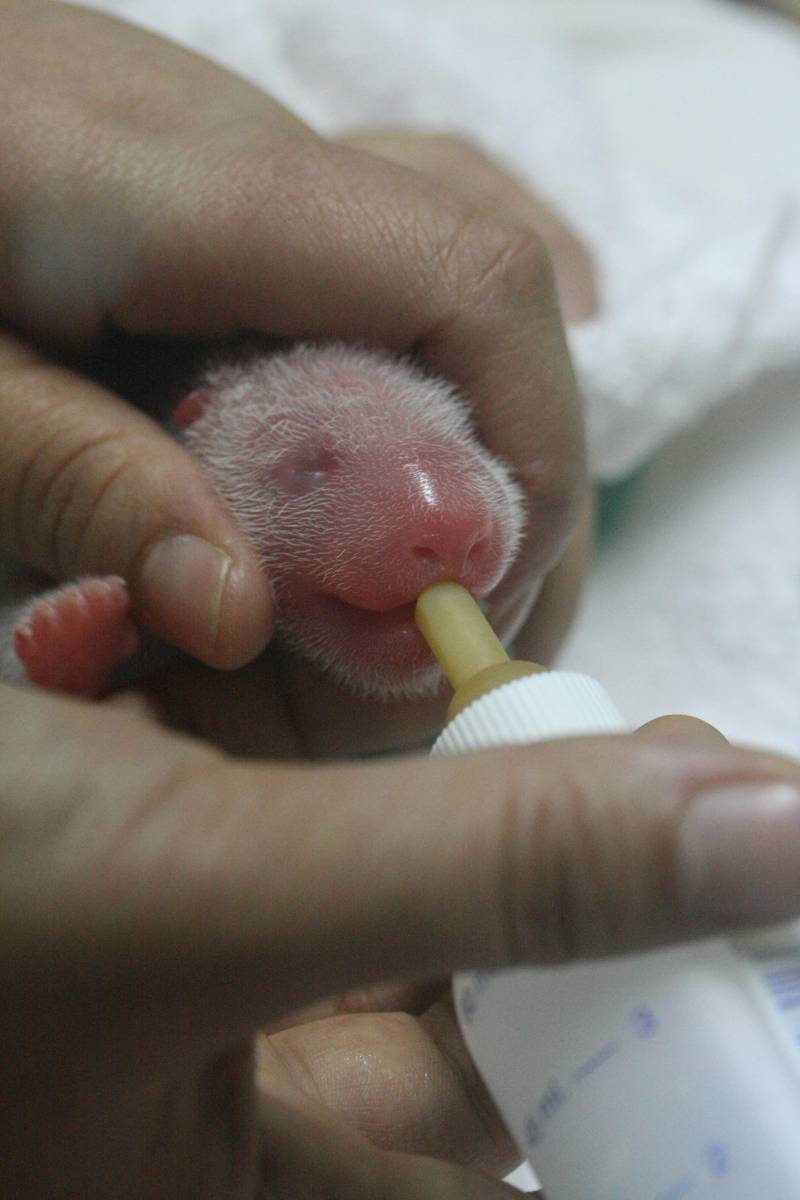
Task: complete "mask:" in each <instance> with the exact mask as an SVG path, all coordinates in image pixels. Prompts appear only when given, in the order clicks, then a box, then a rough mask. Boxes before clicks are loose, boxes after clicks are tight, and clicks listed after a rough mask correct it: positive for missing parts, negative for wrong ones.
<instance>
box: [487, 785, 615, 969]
mask: <svg viewBox="0 0 800 1200" xmlns="http://www.w3.org/2000/svg"><path fill="white" fill-rule="evenodd" d="M539 774H540V776H543V774H544V773H543V772H541V771H540V772H539ZM528 779H530V773H529V774H528ZM537 793H538V794H537V796H536V799H535V800H534V801H533V802H532V799H531V788H530V783H529V782H528V783H527V785H526V786H525V787H524V788H523V786H521V785H520V786H517V787H516V788H514V789H513V790H512V792H511V794H510V796H509V799H508V806H509V812H508V814H507V827H506V831H507V839H508V841H507V847H508V848H507V862H508V870H507V874H508V880H509V883H508V896H507V936H508V939H509V949H510V952H511V954H512V955H513V956H514V958H515V959H516V960H517V961H524V960H529V961H537V962H568V961H571V960H573V959H574V958H576V957H578V956H579V955H581V954H583V953H584V952H585V951H586V949H587V946H588V945H589V943H590V942H594V941H596V940H598V939H599V940H600V941H604V940H605V938H606V931H607V925H608V921H609V903H608V896H607V894H606V882H607V880H606V875H607V870H606V864H605V862H604V861H603V859H604V844H603V839H602V838H600V839H598V838H597V837H596V832H597V830H596V821H595V819H594V812H593V804H592V798H591V785H590V783H589V781H588V780H587V779H586V778H584V777H583V776H582V774H581V773H580V772H579V771H575V770H570V769H569V768H566V769H564V768H563V767H562V768H561V769H559V770H558V771H557V772H553V773H551V772H548V773H547V775H546V776H544V777H543V778H542V783H541V784H540V785H539V787H538V788H537Z"/></svg>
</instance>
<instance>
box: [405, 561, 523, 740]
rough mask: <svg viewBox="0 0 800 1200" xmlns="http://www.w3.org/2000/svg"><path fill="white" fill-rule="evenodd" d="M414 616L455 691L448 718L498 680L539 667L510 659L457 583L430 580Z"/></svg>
mask: <svg viewBox="0 0 800 1200" xmlns="http://www.w3.org/2000/svg"><path fill="white" fill-rule="evenodd" d="M414 618H415V620H416V622H417V625H418V627H419V631H420V633H421V634H422V636H423V637H424V638H425V641H426V642H427V643H428V645H429V646H430V648H431V650H432V651H433V653H434V655H435V657H436V660H437V662H438V663H439V665H440V666H441V668H442V670H443V671H444V673H445V675H446V676H447V678H448V680H449V682H450V685H451V686H452V687H453V688H454V689H455V695H454V696H453V699H452V700H451V701H450V707H449V709H448V713H447V715H448V719H449V720H452V719H453V717H454V716H456V714H457V713H459V712H461V710H462V709H463V708H466V707H467V705H468V704H471V703H472V701H473V700H477V699H478V697H479V696H483V695H485V694H486V693H487V692H491V691H493V690H494V689H495V688H496V687H500V686H501V684H504V683H509V682H510V681H511V680H512V679H519V678H520V677H521V676H523V675H534V674H536V672H537V671H543V670H544V669H545V668H544V667H540V666H539V665H538V664H537V663H529V662H521V661H518V662H514V661H512V660H511V659H510V658H509V657H508V655H507V654H506V652H505V650H504V649H503V645H502V643H501V642H500V640H499V638H498V637H497V634H496V633H495V632H494V630H493V629H492V627H491V625H490V624H489V622H488V621H487V620H486V617H485V616H484V615H483V613H482V612H481V610H480V608H479V607H478V604H477V603H476V601H475V600H474V599H473V597H472V596H471V595H470V593H469V592H468V591H467V589H466V588H463V587H462V586H461V584H460V583H452V582H448V583H434V584H431V586H430V587H429V588H426V589H425V591H424V592H423V593H422V594H421V595H420V597H419V599H418V600H417V605H416V609H415V612H414Z"/></svg>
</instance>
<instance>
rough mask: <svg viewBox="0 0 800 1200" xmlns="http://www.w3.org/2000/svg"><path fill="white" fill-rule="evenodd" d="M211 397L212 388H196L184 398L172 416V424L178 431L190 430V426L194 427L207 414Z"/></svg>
mask: <svg viewBox="0 0 800 1200" xmlns="http://www.w3.org/2000/svg"><path fill="white" fill-rule="evenodd" d="M211 395H212V392H211V388H207V387H202V388H195V389H194V391H192V392H189V393H188V394H187V395H186V396H184V397H183V399H182V400H180V401H179V402H178V404H177V405H176V408H175V411H174V412H173V414H172V423H173V425H174V426H175V427H176V429H188V428H189V426H190V425H194V423H195V421H197V420H198V419H199V418H200V417H202V415H203V413H204V412H205V410H206V407H207V405H208V402H209V401H210V399H211Z"/></svg>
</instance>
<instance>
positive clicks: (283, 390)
mask: <svg viewBox="0 0 800 1200" xmlns="http://www.w3.org/2000/svg"><path fill="white" fill-rule="evenodd" d="M172 424H173V426H174V428H175V429H176V430H177V431H178V436H179V438H180V440H181V441H182V442H183V443H184V444H185V445H186V447H187V448H188V449H189V451H190V452H191V453H192V454H194V455H195V456H196V457H197V458H198V459H199V460H200V462H201V463H202V465H203V469H204V471H205V472H206V473H207V475H208V476H209V478H210V479H211V481H212V482H213V483H214V485H215V486H216V488H217V489H218V491H219V492H220V493H221V495H222V496H223V497H224V498H225V500H226V501H227V503H228V505H229V507H230V509H231V511H232V512H233V514H234V515H235V517H236V519H237V520H238V522H239V524H240V525H241V527H242V528H243V529H244V530H245V531H246V533H247V534H248V535H249V538H250V540H251V541H252V543H253V545H254V546H255V548H256V551H257V553H258V555H259V557H260V559H261V561H262V562H263V564H264V567H265V569H266V570H267V571H268V574H269V579H270V581H271V584H272V587H273V589H274V595H275V601H276V612H277V626H278V630H279V634H280V636H281V637H282V638H283V639H284V640H285V642H286V643H288V644H289V645H290V646H291V647H292V648H293V650H295V651H296V652H297V653H298V654H299V655H302V656H303V657H304V658H305V659H306V660H308V661H310V662H311V663H312V664H314V665H315V666H316V667H317V668H319V669H321V670H323V671H325V672H326V673H328V674H329V675H332V676H334V677H335V678H336V679H337V680H338V681H339V682H340V683H341V684H343V685H344V686H345V687H346V688H347V689H349V690H350V691H352V692H355V693H358V694H361V695H365V696H374V697H401V696H408V697H411V696H419V695H424V694H426V693H429V692H431V691H432V690H434V689H435V687H436V686H437V684H438V680H439V675H438V669H437V668H436V667H435V665H434V663H433V659H432V657H431V654H430V651H429V650H428V649H427V647H426V645H425V644H424V642H423V640H422V637H421V635H420V634H419V632H418V630H417V628H416V626H415V624H414V619H413V613H414V602H415V600H416V598H417V596H418V595H419V593H420V592H421V591H422V589H423V588H424V587H425V586H426V585H427V584H429V583H432V582H434V581H437V580H441V579H456V580H459V581H460V582H461V583H463V584H464V586H465V587H467V588H468V589H469V590H470V591H471V592H473V593H474V594H475V595H476V596H478V597H485V596H488V595H489V593H490V592H491V591H492V590H493V589H494V588H495V587H496V585H497V584H498V583H499V581H500V580H501V579H502V578H503V576H504V575H505V573H506V571H507V569H508V567H509V565H510V563H511V562H512V560H513V558H514V556H515V554H516V552H517V549H518V546H519V542H520V537H521V529H522V521H523V517H522V513H523V508H522V500H521V495H520V491H519V488H518V487H517V485H516V484H515V483H514V481H513V480H512V478H511V475H510V473H509V471H508V469H507V468H506V467H505V466H504V465H503V464H502V463H500V462H499V461H498V460H497V459H496V458H494V457H493V456H492V455H491V454H489V452H488V451H487V450H485V449H484V448H483V446H481V444H480V443H479V442H478V440H477V438H476V436H475V434H474V432H473V430H472V428H471V425H470V420H469V414H468V411H467V408H466V405H465V404H464V402H463V401H462V400H461V399H460V398H459V397H458V395H457V394H456V392H455V391H454V389H453V388H452V387H451V386H450V385H448V384H446V383H444V382H442V381H441V380H438V379H433V378H431V377H429V376H428V375H426V374H424V373H423V371H422V370H420V369H419V368H418V367H417V366H415V365H414V364H412V363H410V362H408V361H406V360H403V359H398V358H396V357H394V356H391V355H389V354H386V353H382V352H378V351H372V350H364V349H360V348H356V347H352V346H346V345H343V344H339V343H332V344H324V345H299V346H296V347H294V348H293V349H291V350H289V351H287V352H284V353H277V354H275V353H265V352H263V351H259V350H257V349H250V350H246V351H238V352H237V353H235V354H233V355H232V356H231V357H229V358H228V359H225V360H223V361H220V362H216V363H212V364H211V365H210V366H209V367H208V369H207V370H206V371H205V372H204V373H203V376H202V377H201V379H200V380H199V382H198V383H197V386H196V387H195V388H194V389H193V390H192V391H190V392H189V393H188V394H187V395H185V396H184V397H183V399H182V400H181V401H180V402H179V403H178V405H177V407H176V409H175V411H174V413H173V415H172ZM0 638H2V640H3V641H4V642H5V645H0V664H2V665H3V667H4V668H5V669H4V670H3V674H4V675H5V676H6V677H16V678H20V677H22V678H27V679H28V680H29V681H30V682H33V683H36V684H39V685H41V686H43V687H47V688H51V689H54V690H57V691H64V692H71V693H74V694H78V695H84V696H97V695H100V694H102V693H103V691H105V690H106V689H107V688H108V686H109V682H110V680H111V677H112V675H113V673H114V671H115V670H116V669H117V668H118V667H119V666H120V665H121V664H122V663H123V662H124V661H125V660H126V659H128V658H129V657H130V656H132V655H134V654H135V652H136V648H137V643H138V632H137V629H136V626H135V624H134V621H133V619H132V615H131V605H130V598H129V595H128V591H127V588H126V585H125V581H124V580H123V579H120V578H118V577H115V576H112V577H108V578H98V579H81V580H79V581H77V582H75V583H70V584H67V585H66V586H64V587H60V588H57V589H55V590H52V591H46V592H44V593H42V594H39V595H35V596H32V597H30V598H27V599H26V600H25V601H23V602H22V603H19V601H17V603H15V604H7V605H6V612H5V615H4V618H3V619H2V622H1V623H0Z"/></svg>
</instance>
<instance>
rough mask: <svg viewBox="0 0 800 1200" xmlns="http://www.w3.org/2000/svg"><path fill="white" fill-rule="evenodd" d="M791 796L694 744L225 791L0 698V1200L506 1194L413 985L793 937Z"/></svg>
mask: <svg viewBox="0 0 800 1200" xmlns="http://www.w3.org/2000/svg"><path fill="white" fill-rule="evenodd" d="M798 785H800V768H799V767H798V766H797V765H796V764H792V763H788V762H785V761H782V760H779V759H775V758H771V757H768V756H766V755H759V754H754V753H748V752H745V751H740V750H732V749H730V748H728V747H726V746H725V745H723V744H720V743H719V742H717V741H711V742H706V741H705V740H701V739H699V738H698V736H697V733H696V732H695V731H691V732H690V731H688V730H687V729H686V728H684V729H683V730H679V731H675V730H673V731H672V732H671V733H669V735H668V736H665V735H664V733H663V732H662V731H659V730H657V729H656V730H649V731H646V732H645V733H643V734H642V735H640V736H638V737H619V738H617V737H615V738H605V739H602V738H601V739H586V740H572V741H565V742H561V743H559V742H553V743H550V744H545V745H539V746H535V747H529V748H514V749H504V750H502V751H500V752H491V753H485V754H481V755H470V756H465V757H463V758H460V759H458V758H456V759H449V760H448V759H440V760H431V761H424V760H411V759H407V760H405V761H403V762H400V763H389V762H384V763H381V764H369V765H361V766H353V765H349V766H339V767H325V768H321V767H314V768H311V767H297V766H295V767H288V766H274V765H273V766H265V765H263V764H257V765H248V766H245V765H243V764H241V763H236V762H233V761H231V760H228V759H225V758H224V757H223V756H221V755H220V754H219V753H217V752H215V751H211V750H209V749H208V748H207V747H203V746H201V745H200V744H198V743H195V742H192V741H189V740H188V739H185V738H182V737H178V736H176V735H174V734H171V733H168V732H167V731H164V730H162V729H159V728H158V727H157V726H155V725H153V724H151V723H149V722H145V721H143V720H141V718H138V717H135V716H132V715H131V714H130V713H126V712H121V711H119V710H117V709H115V708H114V706H113V705H111V706H97V705H88V704H83V703H78V702H76V701H67V700H63V699H60V698H54V697H52V696H49V695H46V694H42V693H36V692H32V691H23V690H18V689H12V688H8V687H2V688H0V823H1V824H2V829H3V837H2V839H1V840H0V972H1V974H2V986H3V997H4V1002H3V1006H2V1012H1V1015H0V1030H1V1031H2V1042H3V1046H4V1061H3V1072H4V1078H3V1086H2V1088H0V1193H2V1194H3V1195H9V1196H15V1197H20V1200H22V1198H23V1197H29V1196H30V1197H34V1196H35V1197H36V1200H51V1198H54V1197H59V1198H60V1197H74V1196H81V1197H86V1198H87V1200H88V1198H90V1197H95V1196H96V1197H101V1196H102V1197H107V1196H114V1198H115V1200H126V1198H127V1197H131V1198H132V1200H133V1198H134V1197H135V1198H136V1200H160V1198H161V1197H164V1198H166V1197H169V1198H170V1200H172V1198H173V1197H176V1196H182V1197H187V1198H188V1197H199V1196H204V1197H209V1198H210V1197H214V1198H215V1200H217V1198H221V1197H226V1198H227V1197H230V1198H233V1197H240V1198H245V1197H253V1198H254V1200H255V1198H256V1197H262V1198H264V1197H273V1196H274V1197H280V1198H281V1200H289V1198H290V1197H295V1196H296V1197H305V1196H314V1197H318V1196H325V1195H335V1196H337V1198H339V1200H351V1198H352V1200H357V1198H360V1197H364V1198H366V1197H369V1198H370V1200H372V1197H374V1196H377V1195H380V1196H386V1197H391V1198H392V1200H405V1198H406V1197H408V1200H411V1198H412V1197H413V1198H414V1200H422V1198H423V1197H428V1196H430V1197H431V1198H432V1200H433V1198H434V1197H435V1198H436V1200H445V1198H447V1197H450V1196H453V1197H455V1196H458V1197H459V1198H461V1197H464V1196H469V1197H474V1198H475V1200H478V1198H479V1197H480V1198H481V1200H483V1198H484V1197H485V1198H486V1200H490V1198H492V1197H498V1200H499V1197H501V1196H504V1195H510V1193H509V1192H508V1191H507V1190H506V1189H505V1188H504V1187H503V1185H501V1184H499V1183H497V1182H494V1181H493V1180H492V1178H491V1174H492V1173H494V1172H502V1171H503V1170H504V1169H505V1168H507V1167H508V1166H509V1165H510V1157H509V1156H510V1148H509V1145H508V1141H507V1138H506V1135H505V1134H504V1133H503V1131H502V1130H501V1129H500V1127H499V1125H498V1122H497V1118H496V1117H495V1115H494V1113H493V1110H492V1108H491V1106H490V1105H489V1104H488V1101H487V1100H486V1097H485V1094H484V1092H483V1090H482V1088H481V1086H480V1084H479V1082H478V1081H477V1080H476V1078H475V1076H474V1073H473V1069H472V1067H471V1065H470V1063H469V1061H468V1059H467V1057H466V1053H465V1051H464V1048H463V1046H462V1044H461V1042H460V1040H459V1038H458V1035H457V1033H456V1030H455V1026H454V1022H453V1020H452V1014H451V1013H450V1010H449V1007H448V1002H447V1001H446V999H444V998H443V997H442V996H441V990H442V986H443V985H438V984H436V983H435V982H429V981H436V980H439V979H441V978H442V976H443V975H447V974H449V973H450V972H452V971H453V970H456V969H461V968H469V967H476V966H479V965H480V966H483V967H493V966H494V967H497V966H501V965H504V964H510V963H517V962H522V961H547V962H552V961H559V960H565V959H567V958H571V957H581V956H585V955H594V954H602V953H607V952H617V951H622V950H627V949H635V948H640V947H643V946H650V945H656V944H659V943H660V942H662V941H665V940H669V939H673V938H677V937H682V936H689V935H691V934H693V933H697V932H713V931H715V930H717V929H720V928H722V927H723V926H724V925H725V924H726V923H728V922H730V923H734V922H735V921H736V920H741V921H742V922H746V921H748V920H751V921H758V920H764V919H766V918H767V917H768V916H771V917H777V916H782V915H788V914H789V913H791V912H794V911H796V910H797V908H798V906H799V905H800V896H798V894H797V881H796V870H795V863H796V860H797V853H798V847H797V844H796V843H797V838H798V832H797V831H798V829H800V822H798V821H797V814H796V803H797V802H796V801H795V808H794V809H791V808H790V806H789V804H788V803H784V804H783V805H781V806H778V805H775V804H770V796H771V795H775V792H774V788H775V786H777V787H778V788H780V789H782V791H781V793H780V794H781V795H783V797H784V800H786V799H787V797H788V795H789V793H790V790H791V789H795V790H796V789H797V787H798ZM737 788H743V789H745V790H744V791H740V792H738V793H737V791H736V790H735V789H737ZM721 789H725V790H726V791H727V793H728V796H729V798H730V801H731V810H732V819H731V821H730V822H728V823H727V824H726V823H724V821H723V819H722V809H723V805H722V804H721V801H720V791H721ZM708 793H710V794H711V795H712V797H714V799H713V800H712V802H711V806H710V808H708V807H705V808H704V806H703V801H702V795H703V794H708ZM737 794H738V795H739V796H740V803H738V804H737V803H736V796H737ZM747 795H749V796H750V797H751V800H750V803H751V810H750V811H751V815H750V816H749V817H747V816H745V811H744V808H743V806H742V803H741V800H743V799H744V798H745V797H746V796H747ZM760 802H761V807H759V804H760ZM709 814H712V815H713V816H715V818H716V822H717V824H716V825H712V824H710V823H709ZM720 835H721V837H722V844H723V845H724V853H720V852H719V850H718V849H717V846H718V844H719V838H720ZM554 897H557V903H556V904H554V899H553V898H554ZM408 981H412V982H411V983H409V982H408ZM414 981H415V982H414ZM342 994H344V995H345V996H346V999H345V1000H343V1001H338V1002H335V1001H331V1000H327V1001H326V1000H325V998H326V997H331V996H335V995H342ZM309 1006H316V1007H315V1008H314V1007H309ZM259 1028H266V1030H267V1033H268V1034H269V1035H270V1036H268V1037H262V1038H261V1040H260V1044H259V1054H258V1071H257V1082H256V1088H255V1091H254V1089H253V1054H254V1050H253V1035H254V1031H255V1030H256V1029H259Z"/></svg>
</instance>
